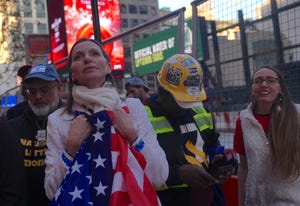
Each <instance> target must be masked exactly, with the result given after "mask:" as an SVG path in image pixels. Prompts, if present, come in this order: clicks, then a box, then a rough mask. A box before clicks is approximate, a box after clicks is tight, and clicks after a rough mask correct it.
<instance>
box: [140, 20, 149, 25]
mask: <svg viewBox="0 0 300 206" xmlns="http://www.w3.org/2000/svg"><path fill="white" fill-rule="evenodd" d="M147 21H148V20H147V19H141V20H140V23H141V24H143V23H145V22H147Z"/></svg>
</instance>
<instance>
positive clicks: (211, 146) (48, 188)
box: [0, 38, 300, 206]
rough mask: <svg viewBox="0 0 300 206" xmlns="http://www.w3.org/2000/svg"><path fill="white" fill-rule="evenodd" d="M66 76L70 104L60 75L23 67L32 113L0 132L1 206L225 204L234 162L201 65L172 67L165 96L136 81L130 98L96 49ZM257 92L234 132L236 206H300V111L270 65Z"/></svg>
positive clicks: (88, 43) (176, 58)
mask: <svg viewBox="0 0 300 206" xmlns="http://www.w3.org/2000/svg"><path fill="white" fill-rule="evenodd" d="M68 69H69V80H68V91H67V95H68V96H67V100H66V101H64V102H62V101H61V96H62V84H61V79H60V77H59V75H58V73H57V71H56V69H55V67H53V66H51V65H42V64H41V65H26V66H24V67H22V69H21V68H20V69H19V71H21V70H22V72H23V73H22V74H23V76H22V91H23V95H24V96H25V97H26V100H25V101H26V103H24V105H22V106H21V107H20V108H21V109H18V112H17V115H14V116H10V118H9V119H6V120H1V122H0V132H1V135H0V136H1V138H0V142H1V144H0V154H1V159H0V168H1V170H0V179H1V182H0V205H7V206H10V205H16V206H17V205H18V206H19V205H20V206H21V205H22V206H31V205H41V206H44V205H53V206H54V205H57V206H58V205H111V206H112V205H114V206H116V205H143V206H152V205H153V206H154V205H162V206H177V205H178V206H182V205H187V206H197V205H203V206H225V205H226V197H225V195H224V193H223V191H222V183H224V182H225V181H227V180H228V179H229V178H230V177H231V176H232V175H233V173H234V171H235V169H236V167H237V160H236V159H228V156H227V155H226V153H225V150H226V148H224V146H223V145H221V143H220V141H219V136H220V134H219V133H218V132H217V131H216V129H215V123H214V119H213V114H212V113H211V111H209V110H208V109H207V108H206V106H205V104H204V101H205V100H206V99H207V95H206V92H205V87H204V84H203V79H204V77H203V72H202V68H201V65H200V64H199V62H198V61H197V60H196V59H195V58H193V57H192V56H191V55H188V54H175V55H173V56H171V57H169V58H168V59H167V60H165V62H164V63H163V64H162V65H161V69H160V70H159V72H158V74H157V88H151V89H150V88H149V87H148V86H147V85H146V84H145V83H144V81H143V79H142V78H139V77H133V78H130V79H128V80H127V81H126V83H125V89H126V98H123V97H122V96H121V95H120V94H118V92H117V90H116V88H115V87H114V86H111V85H114V82H113V78H112V75H111V72H112V70H111V67H110V59H109V57H108V55H107V54H106V52H105V50H104V49H103V47H102V45H101V44H100V43H99V42H97V41H96V40H93V39H87V38H83V39H79V40H78V41H77V42H76V43H75V44H74V45H73V46H72V48H71V51H70V55H69V59H68ZM107 85H109V86H107ZM150 91H151V94H150V93H149V92H150ZM251 92H252V96H253V101H252V102H251V103H250V104H249V106H248V107H247V108H246V109H245V110H243V111H241V113H240V116H239V117H238V119H237V121H236V127H235V133H234V145H233V147H234V150H235V151H236V152H237V153H239V164H238V189H239V192H238V194H236V195H238V199H239V205H299V204H300V198H299V196H298V195H297V191H299V190H300V180H299V179H300V178H299V170H300V161H299V159H300V150H298V147H299V144H300V141H299V140H300V139H299V135H300V126H299V108H298V106H297V105H296V104H295V103H293V101H292V99H291V97H290V95H289V92H288V89H287V87H286V84H285V81H284V79H283V76H282V75H281V73H280V71H279V70H277V69H276V68H273V67H271V66H262V67H261V68H259V69H257V70H255V71H254V73H253V76H252V82H251ZM13 110H14V109H13ZM11 113H12V112H11ZM8 157H9V158H8Z"/></svg>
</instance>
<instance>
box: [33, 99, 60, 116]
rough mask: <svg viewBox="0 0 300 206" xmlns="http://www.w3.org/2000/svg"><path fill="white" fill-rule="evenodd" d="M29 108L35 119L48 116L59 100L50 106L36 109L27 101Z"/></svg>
mask: <svg viewBox="0 0 300 206" xmlns="http://www.w3.org/2000/svg"><path fill="white" fill-rule="evenodd" d="M28 103H29V105H30V108H31V109H32V111H33V113H34V114H35V115H36V116H37V117H44V116H47V115H48V114H50V113H51V112H53V111H54V110H55V109H56V108H57V106H58V103H59V99H57V100H55V101H53V102H52V103H51V104H48V105H45V106H42V107H36V106H34V105H33V104H32V103H31V102H30V101H28Z"/></svg>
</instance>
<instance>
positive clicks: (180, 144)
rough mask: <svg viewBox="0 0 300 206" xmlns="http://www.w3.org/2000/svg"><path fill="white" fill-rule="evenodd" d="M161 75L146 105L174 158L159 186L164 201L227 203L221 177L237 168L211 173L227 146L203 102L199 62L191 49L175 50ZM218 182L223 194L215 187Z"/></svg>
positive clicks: (174, 205)
mask: <svg viewBox="0 0 300 206" xmlns="http://www.w3.org/2000/svg"><path fill="white" fill-rule="evenodd" d="M157 81H158V93H157V94H154V95H152V96H151V97H150V98H149V101H147V104H146V105H147V106H145V108H146V110H147V112H148V115H149V118H150V121H151V123H152V126H153V128H154V130H155V132H156V133H157V138H158V141H159V143H160V145H161V147H162V148H163V149H164V151H165V153H166V156H167V160H168V164H169V177H168V179H167V181H166V183H165V185H163V186H162V187H161V188H158V191H157V193H158V195H159V198H160V200H161V202H162V205H172V206H177V205H178V206H181V205H186V206H192V205H203V206H206V205H209V206H211V205H225V201H224V199H223V197H224V196H223V193H222V190H221V187H220V185H219V184H218V183H219V182H222V181H224V180H226V179H228V178H229V177H230V175H231V173H232V171H231V170H230V171H223V172H222V173H220V174H215V173H213V172H211V173H209V171H210V169H209V168H210V167H211V165H212V162H213V161H217V159H221V158H222V159H223V157H224V155H223V150H224V147H222V146H221V145H220V144H219V141H218V137H219V134H218V133H216V132H215V130H214V123H213V119H212V114H211V113H210V112H208V111H207V110H206V109H205V108H204V106H203V103H202V101H204V100H206V93H205V89H204V86H203V73H202V68H201V66H200V64H199V63H198V62H197V60H196V59H194V58H193V57H192V56H190V55H187V54H176V55H173V56H171V57H170V58H168V59H167V60H166V61H165V62H164V64H163V65H162V68H161V70H160V71H159V73H158V75H157ZM207 157H209V158H207ZM216 187H218V189H220V191H221V192H220V193H219V194H218V197H220V198H219V199H218V198H216V197H217V196H216V195H215V196H214V194H215V193H214V192H213V189H212V188H216ZM220 199H221V201H220ZM216 200H218V201H219V202H218V203H216V202H214V201H216Z"/></svg>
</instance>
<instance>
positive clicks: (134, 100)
mask: <svg viewBox="0 0 300 206" xmlns="http://www.w3.org/2000/svg"><path fill="white" fill-rule="evenodd" d="M125 103H126V105H127V106H140V105H143V104H142V102H141V100H140V99H137V98H132V97H129V98H126V99H125Z"/></svg>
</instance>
